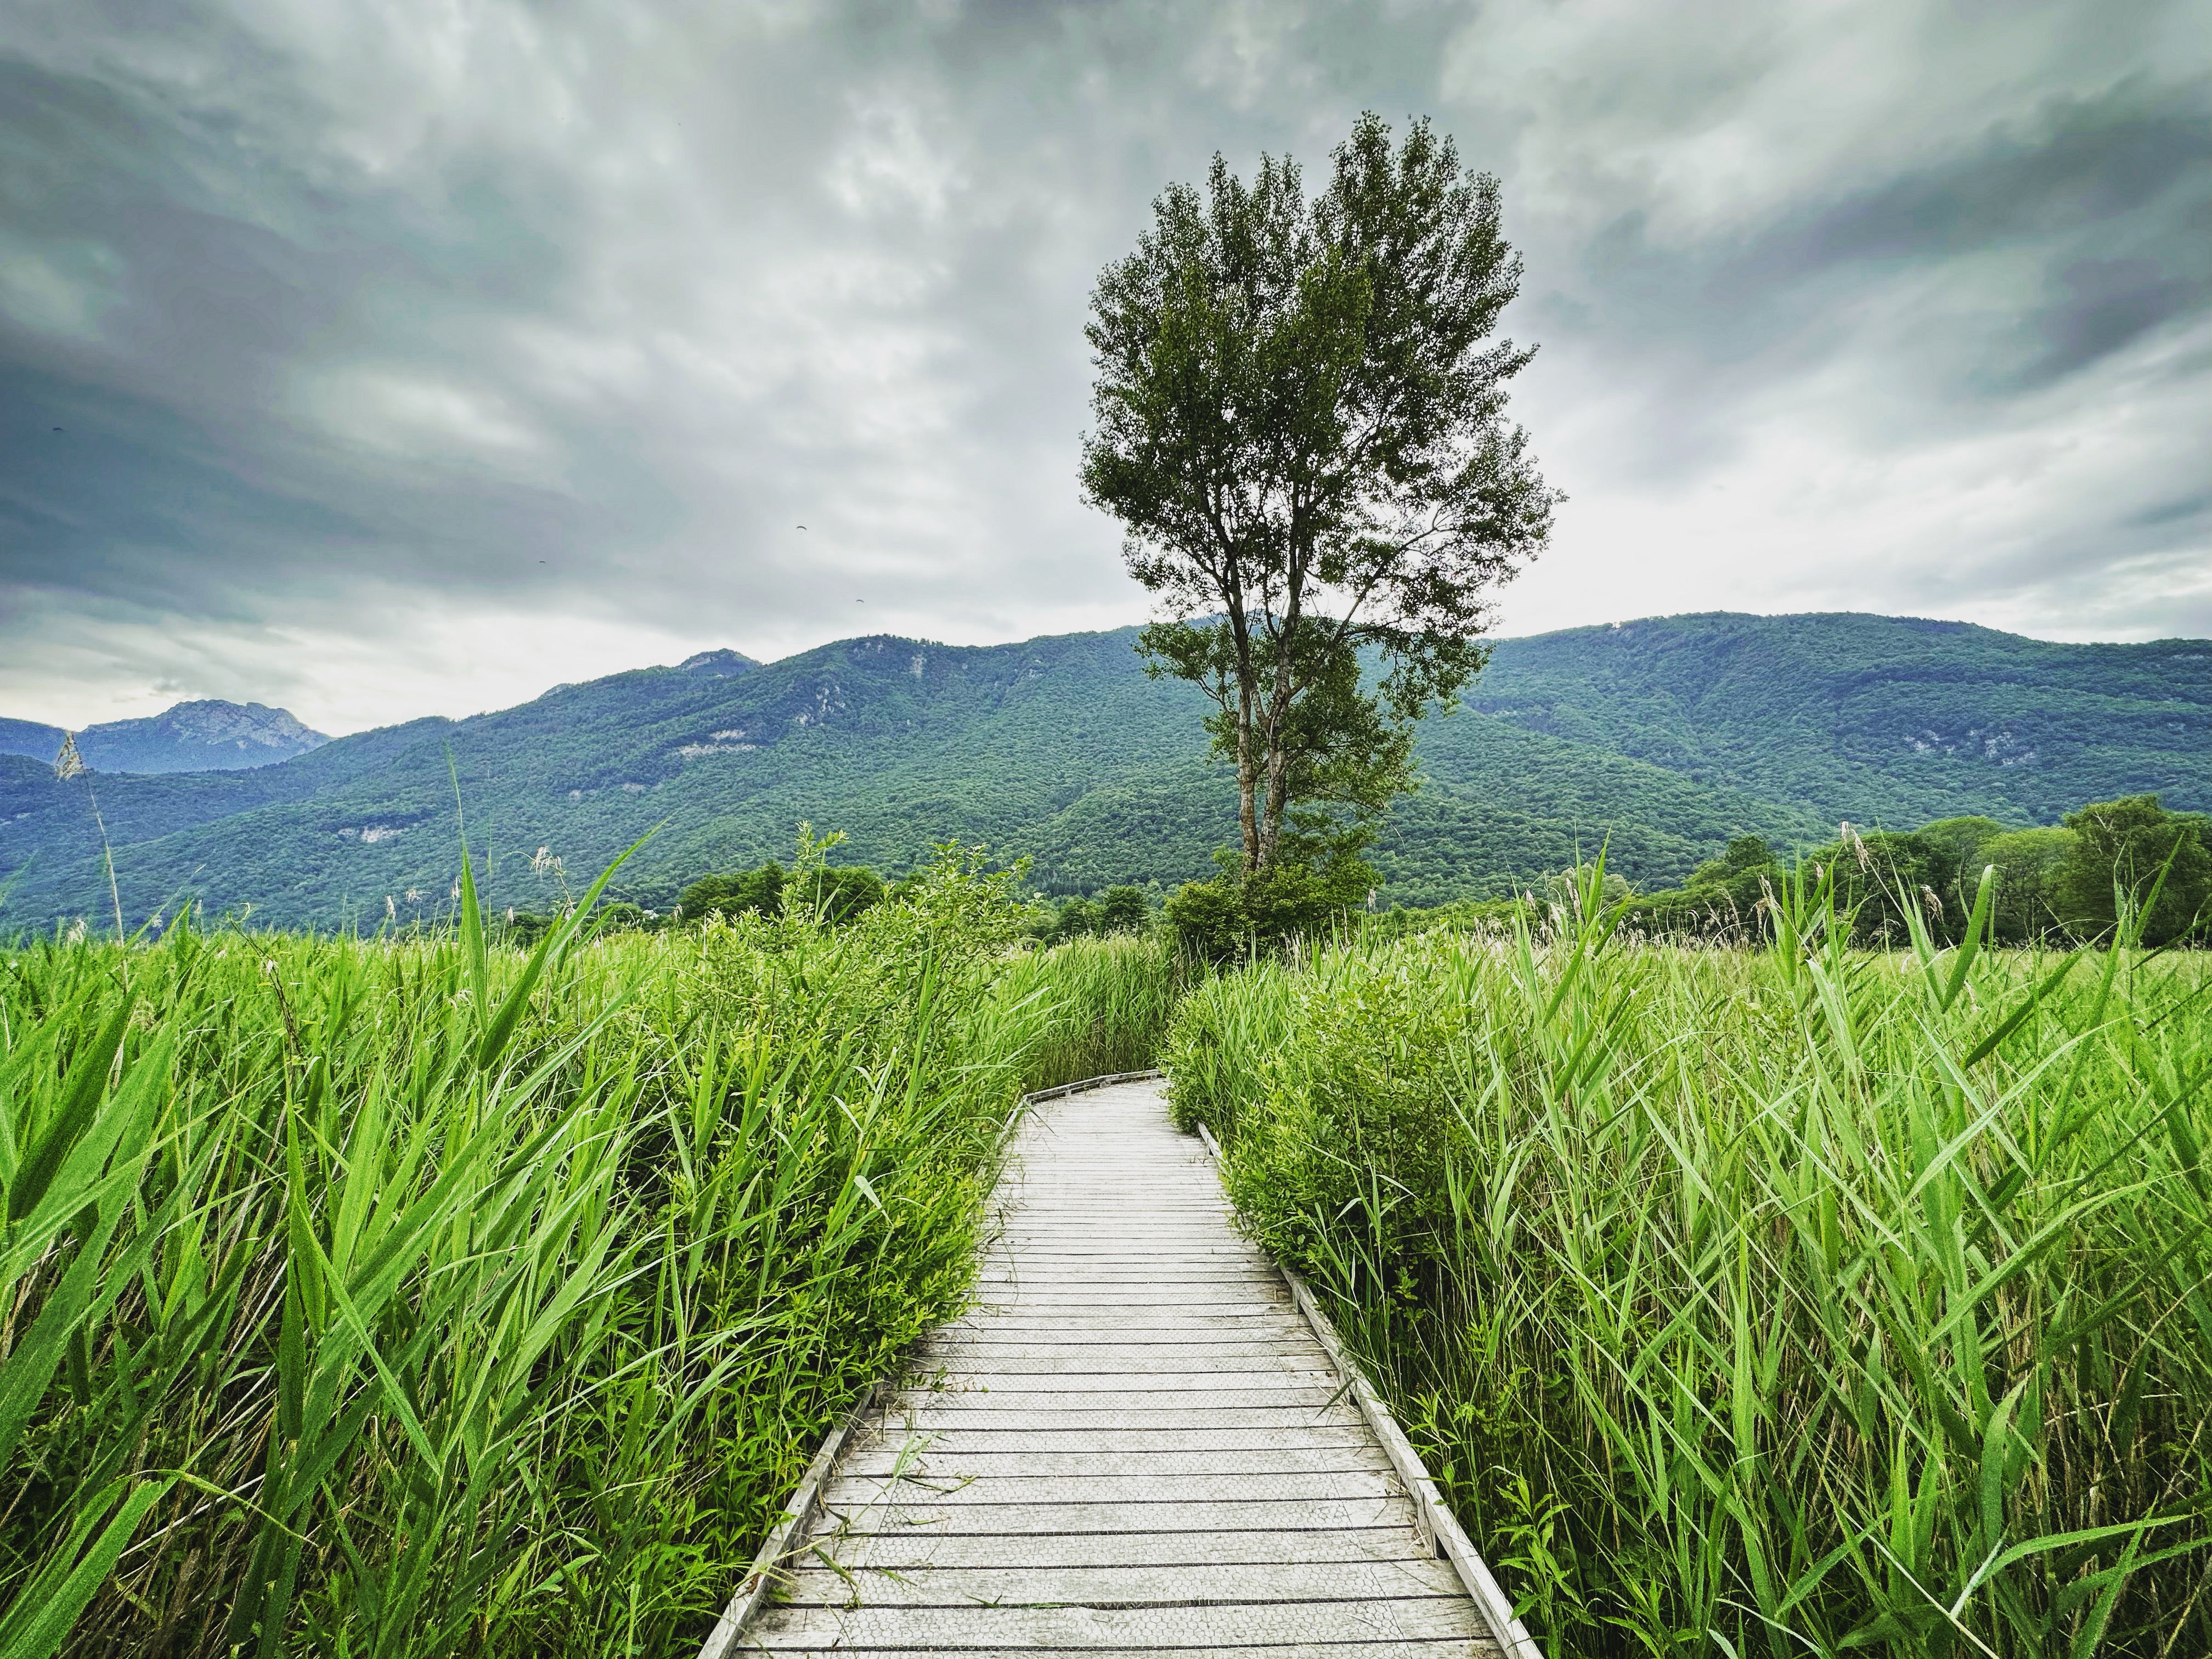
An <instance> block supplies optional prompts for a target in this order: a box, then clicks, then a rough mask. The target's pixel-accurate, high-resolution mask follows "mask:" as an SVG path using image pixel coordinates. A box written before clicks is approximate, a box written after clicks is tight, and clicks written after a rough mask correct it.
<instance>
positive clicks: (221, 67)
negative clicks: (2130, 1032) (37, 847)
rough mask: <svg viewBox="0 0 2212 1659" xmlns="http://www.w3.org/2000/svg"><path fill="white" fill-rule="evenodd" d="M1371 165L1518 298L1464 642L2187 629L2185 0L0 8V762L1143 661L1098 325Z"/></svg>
mask: <svg viewBox="0 0 2212 1659" xmlns="http://www.w3.org/2000/svg"><path fill="white" fill-rule="evenodd" d="M1363 108H1373V109H1375V110H1376V111H1378V112H1381V113H1382V114H1383V116H1384V117H1385V118H1386V119H1389V120H1390V121H1392V122H1393V123H1394V124H1395V123H1401V122H1402V121H1403V119H1404V118H1406V117H1407V116H1408V115H1410V114H1414V113H1427V114H1430V115H1431V116H1433V117H1434V118H1435V119H1436V120H1437V123H1438V124H1439V125H1441V126H1442V127H1443V128H1444V129H1445V130H1447V131H1449V132H1451V133H1452V134H1453V135H1454V136H1455V137H1456V139H1457V141H1458V143H1459V145H1460V148H1461V150H1462V155H1463V156H1464V158H1465V159H1466V160H1467V161H1468V162H1469V163H1470V164H1472V165H1475V166H1479V167H1485V168H1488V169H1490V170H1492V171H1494V172H1495V173H1498V175H1499V176H1500V177H1501V179H1503V181H1504V197H1505V214H1506V228H1507V232H1508V234H1509V235H1510V237H1511V238H1512V239H1513V240H1515V242H1516V244H1517V245H1518V246H1520V248H1521V249H1522V252H1523V255H1524V258H1525V260H1526V265H1527V276H1526V279H1525V282H1524V284H1523V288H1522V298H1521V299H1520V301H1518V302H1517V303H1516V305H1515V306H1514V307H1512V308H1511V309H1510V311H1509V313H1507V317H1508V326H1509V328H1510V331H1511V333H1512V334H1513V335H1514V336H1515V337H1517V338H1520V339H1522V340H1534V341H1536V342H1538V343H1541V351H1540V353H1539V355H1538V356H1537V358H1536V360H1535V362H1534V364H1533V365H1532V366H1531V368H1529V369H1528V371H1527V372H1526V373H1525V374H1523V376H1522V379H1521V380H1520V381H1519V382H1517V392H1516V400H1515V407H1516V413H1517V415H1518V417H1519V418H1520V419H1521V420H1522V422H1523V423H1524V424H1525V425H1526V426H1527V427H1528V429H1529V431H1530V433H1531V434H1532V435H1533V437H1534V444H1535V448H1536V451H1537V453H1538V454H1539V455H1540V456H1541V458H1542V461H1543V464H1544V468H1545V471H1546V472H1547V476H1548V477H1549V478H1550V479H1551V481H1552V482H1553V483H1554V484H1556V485H1557V486H1559V488H1561V489H1565V491H1566V492H1567V493H1568V495H1569V496H1570V497H1571V500H1570V501H1568V502H1567V504H1566V505H1565V507H1563V508H1562V509H1561V511H1560V513H1559V527H1558V531H1557V533H1556V536H1555V538H1554V542H1553V547H1552V550H1551V551H1550V552H1549V554H1548V555H1547V556H1546V557H1545V559H1544V560H1543V561H1542V562H1541V563H1540V564H1539V565H1538V566H1537V567H1536V568H1534V570H1533V571H1531V572H1530V573H1529V574H1528V575H1527V576H1525V577H1524V578H1522V580H1521V581H1520V582H1519V583H1517V584H1516V586H1514V587H1512V588H1511V589H1510V590H1508V592H1507V593H1506V594H1505V596H1504V631H1506V632H1509V633H1530V632H1535V631H1539V630H1541V629H1550V628H1558V627H1565V626H1570V625H1574V624H1579V623H1595V622H1607V621H1612V620H1615V619H1619V618H1624V617H1635V616H1642V615H1650V614H1654V613H1663V612H1668V611H1692V610H1711V609H1723V608H1726V609H1736V610H1749V611H1800V610H1857V611H1893V612H1905V613H1911V614H1915V615H1923V616H1936V617H1963V618H1966V619H1969V620H1972V621H1975V622H1981V623H1989V624H1991V625H1993V626H1996V627H2001V628H2007V629H2015V630H2017V631H2021V632H2024V633H2028V634H2034V635H2041V636H2043V637H2045V638H2052V639H2142V638H2152V637H2158V636H2163V635H2207V634H2212V300H2209V299H2208V296H2209V295H2212V165H2208V162H2212V0H2180V3H2158V0H2071V3H2060V4H2042V5H2038V4H2033V3H2028V0H1973V3H1954V4H1942V3H1933V0H1866V3H1852V4H1819V3H1811V0H1790V3H1789V4H1786V5H1777V4H1775V3H1773V0H1746V3H1741V4H1729V3H1696V4H1668V5H1654V4H1650V3H1648V0H1614V3H1607V4H1590V3H1576V0H1569V3H1542V0H1499V3H1487V4H1483V5H1480V6H1469V5H1427V4H1413V3H1407V4H1384V5H1376V4H1370V5H1361V6H1330V5H1321V4H1314V5H1305V6H1300V5H1298V4H1295V3H1292V0H1252V3H1246V4H1221V5H1206V4H1201V3H1196V0H1188V3H1184V0H1176V3H1161V4H1156V5H1142V4H1115V3H1106V0H1098V3H1084V4H1057V5H1056V4H1050V3H1044V0H1000V3H990V4H983V3H977V4H968V5H957V4H949V3H928V4H921V3H911V0H909V3H885V4H880V5H851V6H842V7H841V6H836V5H832V4H829V3H823V4H795V3H794V4H783V3H767V4H755V5H746V4H742V3H735V0H717V3H714V4H711V5H706V4H698V3H685V4H668V5H653V4H650V3H644V0H620V3H613V0H608V3H597V4H591V5H580V4H579V5H569V4H560V3H535V4H519V3H489V0H487V3H471V0H376V3H374V4H371V3H368V0H358V3H351V4H347V3H339V0H235V3H229V4H204V3H197V0H143V3H124V0H52V3H47V0H6V3H5V4H4V5H0V446H4V448H0V714H10V715H15V716H18V717H23V718H34V719H41V720H50V721H53V722H56V723H59V724H64V725H69V726H81V725H84V724H88V723H89V722H92V721H95V720H112V719H116V718H118V717H121V716H125V715H130V714H150V713H153V712H155V711H156V710H158V709H160V708H165V707H167V705H168V704H169V703H171V702H175V701H177V700H179V698H183V697H194V696H222V697H230V698H234V699H238V700H240V701H246V700H255V701H260V702H270V703H278V704H283V705H285V706H288V707H289V708H291V709H293V710H294V711H295V713H296V714H299V715H300V716H301V718H303V719H305V720H307V721H308V722H309V723H310V724H313V725H315V726H319V727H321V728H322V729H324V730H325V731H329V732H344V731H350V730H354V729H357V728H359V727H362V726H371V725H377V724H381V723H384V722H386V721H391V720H399V719H404V718H409V717H412V716H414V715H417V714H430V713H443V714H467V713H471V712H474V711H476V710H479V709H483V708H495V707H501V706H504V705H506V704H509V703H513V702H519V701H521V700H523V699H525V698H526V697H529V696H534V695H536V694H537V693H538V692H539V691H541V690H544V688H545V687H546V686H547V685H549V684H552V683H554V682H556V681H561V680H574V679H583V678H590V677H592V676H593V675H597V674H602V673H607V672H611V671H616V670H617V669H621V668H626V667H633V666H637V665H643V664H647V663H653V662H671V661H675V660H678V659H681V658H682V657H684V655H687V654H689V653H691V652H693V651H696V650H700V649H702V648H705V647H716V646H724V645H727V646H734V647H737V648H738V649H740V650H743V651H745V652H748V653H751V654H752V655H755V656H757V657H763V658H773V657H777V656H781V655H785V654H787V653H790V652H792V651H794V650H799V649H803V648H805V647H808V646H811V645H816V644H819V643H821V642H823V641H828V640H832V639H836V638H840V637H843V636H847V635H854V634H859V633H866V632H877V631H885V630H888V631H893V632H896V633H901V634H908V635H918V636H921V637H925V638H932V639H938V640H943V641H951V642H958V643H973V642H983V641H1000V640H1010V639H1018V638H1022V637H1024V636H1027V635H1032V634H1038V633H1044V632H1056V631H1061V630H1066V629H1079V628H1098V627H1111V626H1118V625H1120V624H1121V623H1128V622H1134V621H1139V620H1141V619H1142V618H1143V617H1145V615H1146V606H1145V601H1144V596H1143V595H1142V593H1141V592H1139V590H1138V589H1137V588H1136V587H1135V586H1134V585H1133V583H1131V582H1130V581H1129V580H1128V579H1127V576H1126V575H1125V574H1123V573H1122V570H1121V561H1120V557H1119V551H1118V543H1119V538H1118V535H1117V532H1116V531H1115V527H1114V526H1112V525H1111V524H1110V523H1109V522H1107V521H1104V520H1101V519H1100V518H1099V517H1097V515H1095V514H1093V513H1090V512H1088V511H1086V510H1085V508H1084V507H1082V506H1081V504H1080V503H1079V501H1078V499H1077V490H1076V484H1075V468H1076V449H1077V442H1078V440H1079V435H1080V434H1081V432H1082V430H1083V428H1084V424H1085V416H1086V408H1087V395H1088V386H1089V362H1088V357H1087V350H1086V348H1085V344H1084V342H1083V338H1082V332H1081V330H1082V324H1083V320H1084V316H1085V304H1086V300H1087V296H1088V294H1089V291H1090V288H1091V282H1092V280H1093V278H1094V277H1095V276H1096V274H1097V270H1098V268H1099V267H1100V266H1101V265H1102V264H1104V263H1105V262H1106V261H1107V260H1109V259H1110V258H1114V257H1115V256H1116V255H1118V254H1120V253H1121V252H1125V251H1126V250H1127V248H1128V247H1129V246H1130V245H1131V243H1132V242H1133V240H1134V238H1135V237H1136V235H1137V234H1138V233H1139V230H1140V229H1141V228H1142V227H1143V226H1144V224H1145V223H1146V218H1147V212H1148V204H1149V202H1150V201H1151V199H1152V197H1153V196H1154V195H1155V194H1156V193H1157V192H1158V191H1159V190H1160V189H1161V187H1162V186H1164V185H1166V184H1168V183H1169V182H1170V181H1171V180H1176V179H1197V178H1199V177H1200V176H1201V175H1202V174H1203V173H1204V170H1205V167H1206V163H1207V160H1208V158H1209V157H1210V156H1211V155H1212V153H1213V152H1214V151H1215V150H1217V149H1218V150H1220V151H1222V152H1224V153H1225V155H1227V156H1228V157H1229V159H1230V161H1231V163H1232V164H1233V165H1234V166H1236V167H1237V168H1238V169H1239V170H1248V169H1249V167H1251V165H1252V164H1253V162H1254V161H1255V159H1256V158H1257V156H1258V155H1259V154H1260V153H1261V151H1262V150H1266V151H1269V152H1272V153H1278V154H1279V153H1283V152H1285V151H1287V152H1288V153H1290V154H1291V155H1295V156H1297V157H1298V158H1299V159H1301V160H1302V161H1305V162H1307V163H1308V165H1309V167H1310V172H1311V173H1319V172H1320V171H1321V169H1322V167H1323V166H1324V165H1325V162H1326V158H1327V155H1328V149H1329V148H1330V147H1331V146H1332V145H1333V144H1334V143H1336V142H1337V141H1338V140H1339V139H1340V138H1341V137H1343V135H1344V133H1345V132H1346V130H1347V128H1348V127H1349V125H1350V124H1351V122H1352V118H1353V117H1354V116H1355V115H1356V114H1357V113H1358V112H1359V111H1360V110H1361V109H1363ZM56 428H60V429H59V430H57V429H56ZM799 525H804V526H806V528H805V530H799V529H798V528H797V527H796V526H799Z"/></svg>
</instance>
